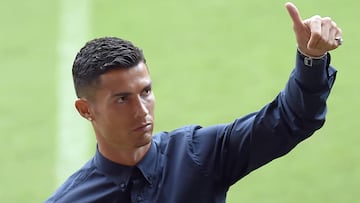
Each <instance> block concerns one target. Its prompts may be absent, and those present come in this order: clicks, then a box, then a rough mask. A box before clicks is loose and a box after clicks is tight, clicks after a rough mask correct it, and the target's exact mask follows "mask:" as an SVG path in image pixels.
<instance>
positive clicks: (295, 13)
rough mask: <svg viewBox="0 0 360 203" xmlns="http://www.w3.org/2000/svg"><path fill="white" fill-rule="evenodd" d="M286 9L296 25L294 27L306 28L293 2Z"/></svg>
mask: <svg viewBox="0 0 360 203" xmlns="http://www.w3.org/2000/svg"><path fill="white" fill-rule="evenodd" d="M285 7H286V9H287V11H288V13H289V15H290V17H291V19H292V21H293V23H294V27H295V28H296V27H302V26H304V24H303V22H302V19H301V17H300V13H299V10H298V9H297V8H296V6H295V5H294V4H293V3H291V2H287V3H286V4H285Z"/></svg>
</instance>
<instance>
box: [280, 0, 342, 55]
mask: <svg viewBox="0 0 360 203" xmlns="http://www.w3.org/2000/svg"><path fill="white" fill-rule="evenodd" d="M285 7H286V9H287V11H288V12H289V15H290V17H291V19H292V22H293V29H294V32H295V36H296V41H297V44H298V48H299V50H300V51H301V52H302V53H304V54H305V55H307V56H310V57H319V56H323V55H324V54H326V52H328V51H331V50H334V49H336V48H337V47H339V46H340V45H341V44H342V31H341V29H340V28H339V27H338V26H337V25H336V23H335V22H334V21H333V20H331V18H329V17H320V16H319V15H315V16H313V17H311V18H308V19H305V20H302V19H301V17H300V13H299V10H298V9H297V8H296V6H295V5H294V4H292V3H290V2H288V3H286V4H285Z"/></svg>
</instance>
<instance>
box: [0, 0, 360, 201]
mask: <svg viewBox="0 0 360 203" xmlns="http://www.w3.org/2000/svg"><path fill="white" fill-rule="evenodd" d="M0 2H1V6H0V23H1V27H2V28H1V32H0V33H1V37H0V69H1V72H0V92H1V96H0V136H1V140H2V142H1V143H0V158H1V160H0V163H1V167H0V170H1V173H0V202H43V201H44V200H45V199H46V198H47V197H49V196H50V195H51V193H53V192H54V190H55V189H56V188H57V187H58V186H59V184H61V182H63V181H64V180H65V178H66V177H68V176H69V175H70V174H72V173H73V172H74V171H75V170H76V169H78V168H79V167H81V166H82V165H83V164H84V163H85V162H86V161H87V160H88V159H90V158H91V156H92V155H93V153H94V150H95V141H94V135H93V133H92V129H91V126H90V124H89V123H88V122H86V121H83V119H82V118H81V117H80V116H79V115H77V113H76V112H75V108H74V107H73V102H74V100H75V96H74V90H73V88H72V79H71V66H72V60H73V59H74V57H75V55H76V53H77V51H78V50H79V49H80V48H81V47H82V46H83V45H84V43H85V42H86V41H88V40H90V39H93V38H95V37H100V36H118V37H122V38H125V39H128V40H130V41H132V42H134V43H135V44H136V45H138V46H140V47H142V48H143V50H144V53H145V56H146V58H147V62H148V65H149V67H150V71H151V75H152V78H153V81H154V91H155V94H156V99H157V106H156V125H155V126H156V129H155V131H169V130H172V129H174V128H177V127H180V126H183V125H187V124H200V125H203V126H208V125H212V124H216V123H227V122H231V121H233V120H234V119H235V118H237V117H240V116H243V115H245V114H247V113H250V112H253V111H256V110H258V109H259V108H261V107H262V106H263V105H265V104H266V103H267V102H269V101H271V100H272V99H273V98H274V97H275V96H276V95H277V93H278V92H279V91H280V90H281V89H282V88H283V87H284V85H285V83H286V81H287V78H288V76H289V74H290V72H291V70H292V68H293V66H294V59H295V52H296V43H295V38H294V35H293V31H292V24H291V20H290V18H289V16H288V14H287V11H286V9H285V8H284V3H285V1H276V0H273V1H261V0H251V1H247V0H243V1H236V0H182V1H176V0H167V1H159V0H153V1H118V0H78V1H70V0H54V1H46V0H27V1H9V0H0ZM293 2H294V3H295V4H296V5H297V6H298V8H299V10H300V13H301V15H302V17H303V18H307V17H310V16H312V15H314V14H319V15H321V16H331V17H332V19H334V20H335V21H336V22H337V24H338V25H340V27H341V28H342V29H343V36H344V45H343V46H342V47H341V48H339V49H337V50H335V51H333V52H332V64H333V65H334V66H336V67H337V69H338V71H339V73H338V75H337V81H336V84H335V87H334V89H333V91H332V93H331V95H330V98H329V100H328V117H327V122H326V124H325V126H324V127H323V128H322V129H321V130H320V131H318V132H316V133H315V135H314V136H313V137H311V138H310V139H308V140H306V141H305V142H303V143H301V144H300V145H299V146H298V147H297V148H296V149H294V150H293V151H292V152H291V153H290V154H288V155H287V156H285V157H282V158H280V159H277V160H275V161H273V162H271V163H270V164H268V165H266V166H264V167H262V168H260V169H258V170H256V171H254V172H253V173H251V174H250V175H248V176H247V177H245V178H243V179H242V180H240V181H239V182H238V183H237V184H236V185H234V186H233V187H232V188H231V189H230V191H229V193H228V200H227V202H230V203H236V202H253V203H262V202H266V203H275V202H276V203H285V202H286V203H287V202H294V203H295V202H307V203H318V202H328V203H332V202H334V203H338V202H356V200H357V199H359V198H360V194H359V192H358V191H359V188H360V148H359V147H358V144H359V141H360V138H359V132H358V129H357V127H359V124H360V120H359V118H358V115H359V113H360V107H359V106H360V105H359V104H360V91H359V87H360V80H359V79H358V75H359V74H360V69H359V68H358V67H357V66H358V61H356V58H357V53H358V47H359V45H360V39H359V37H358V36H359V30H360V28H359V26H358V22H357V21H358V20H359V19H360V14H359V12H358V9H359V6H360V2H358V1H353V0H343V1H341V2H340V1H335V0H315V1H314V0H301V1H300V0H296V1H293Z"/></svg>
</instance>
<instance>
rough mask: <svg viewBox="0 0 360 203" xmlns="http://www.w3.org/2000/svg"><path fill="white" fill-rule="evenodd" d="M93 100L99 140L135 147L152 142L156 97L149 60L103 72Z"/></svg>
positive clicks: (127, 148)
mask: <svg viewBox="0 0 360 203" xmlns="http://www.w3.org/2000/svg"><path fill="white" fill-rule="evenodd" d="M99 79H100V83H99V85H98V87H96V90H95V99H94V101H92V102H90V105H89V107H90V108H89V109H90V112H91V114H92V123H93V127H94V130H95V133H96V137H97V140H98V142H99V144H100V143H101V144H102V145H103V146H104V145H105V146H108V147H111V148H113V149H119V150H133V149H137V148H139V147H142V146H145V145H147V144H149V143H150V142H151V138H152V133H153V125H154V106H155V97H154V94H153V92H152V87H151V79H150V75H149V72H148V69H147V66H146V64H144V63H142V62H140V63H139V64H138V65H136V66H134V67H131V68H124V69H116V70H111V71H109V72H107V73H105V74H103V75H101V76H100V78H99Z"/></svg>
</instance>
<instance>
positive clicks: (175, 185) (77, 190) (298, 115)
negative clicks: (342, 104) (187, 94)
mask: <svg viewBox="0 0 360 203" xmlns="http://www.w3.org/2000/svg"><path fill="white" fill-rule="evenodd" d="M286 8H287V10H288V12H289V14H290V17H291V19H292V21H293V25H294V27H293V28H294V32H295V36H296V40H297V44H298V52H297V56H296V67H295V69H294V70H293V72H292V74H291V76H290V79H289V81H288V83H287V85H286V87H285V89H284V90H283V91H282V92H280V94H279V95H278V96H277V97H276V98H275V99H274V100H273V101H272V102H270V103H269V104H267V105H266V106H265V107H263V108H262V109H261V110H260V111H258V112H255V113H251V114H249V115H246V116H244V117H241V118H238V119H236V120H235V121H234V122H233V123H229V124H224V125H215V126H210V127H204V128H203V127H200V126H186V127H182V128H179V129H176V130H174V131H172V132H161V133H158V134H156V135H154V136H153V135H152V133H153V125H154V106H155V98H154V95H153V92H152V86H151V85H152V83H151V79H150V76H149V72H148V68H147V66H146V61H145V58H144V56H143V54H142V51H141V50H140V49H139V48H137V47H135V46H134V45H133V44H132V43H131V42H129V41H125V40H122V39H118V38H114V37H104V38H99V39H94V40H92V41H90V42H88V43H87V44H86V45H85V46H84V47H83V48H82V49H81V50H80V52H79V53H78V55H77V57H76V59H75V61H74V65H73V77H74V84H75V90H76V94H77V96H78V99H77V100H76V102H75V106H76V109H77V110H78V112H79V113H80V115H81V116H83V117H84V118H86V119H88V120H89V121H90V122H91V124H92V126H93V128H94V131H95V135H96V140H97V151H96V154H95V156H94V157H93V158H92V159H91V160H90V161H89V162H88V163H87V164H86V165H85V166H83V167H82V168H81V169H80V170H79V171H78V172H76V173H75V174H74V175H72V176H71V177H70V178H69V179H68V180H67V181H66V182H65V183H64V184H63V185H62V186H61V187H60V188H59V189H58V190H57V191H56V192H55V193H54V194H53V196H52V197H51V198H50V199H49V200H47V202H72V203H73V202H81V203H83V202H125V203H126V202H156V203H185V202H186V203H189V202H196V203H201V202H225V198H226V192H227V191H228V189H229V187H230V186H231V185H232V184H234V183H235V182H236V181H238V180H239V179H241V178H242V177H244V176H245V175H247V174H248V173H250V172H251V171H253V170H255V169H257V168H258V167H260V166H262V165H264V164H266V163H268V162H269V161H271V160H273V159H275V158H277V157H279V156H282V155H284V154H286V153H287V152H289V151H290V150H291V149H292V148H293V147H295V146H296V145H297V144H298V143H299V142H300V141H302V140H304V139H306V138H308V137H309V136H310V135H312V134H313V133H314V131H315V130H317V129H319V128H320V127H321V126H322V125H323V124H324V120H325V114H326V99H327V97H328V95H329V93H330V89H331V87H332V85H333V83H334V80H335V75H336V71H335V69H334V68H332V67H331V66H330V65H329V63H330V55H329V53H328V51H330V50H333V49H335V48H337V47H338V46H339V45H341V42H342V40H341V35H342V33H341V30H340V29H339V28H338V27H337V26H336V24H335V23H334V22H333V21H332V20H331V19H330V18H321V17H320V16H314V17H312V18H310V19H307V20H304V21H302V20H301V18H300V15H299V13H298V10H297V8H296V7H295V6H294V5H293V4H291V3H287V4H286Z"/></svg>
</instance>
